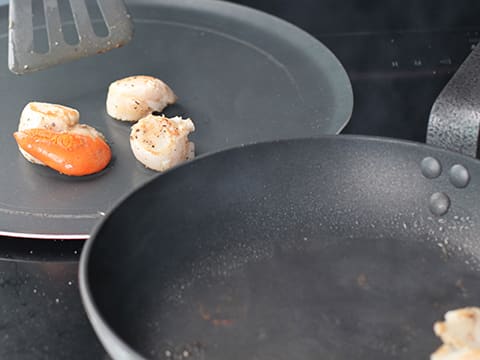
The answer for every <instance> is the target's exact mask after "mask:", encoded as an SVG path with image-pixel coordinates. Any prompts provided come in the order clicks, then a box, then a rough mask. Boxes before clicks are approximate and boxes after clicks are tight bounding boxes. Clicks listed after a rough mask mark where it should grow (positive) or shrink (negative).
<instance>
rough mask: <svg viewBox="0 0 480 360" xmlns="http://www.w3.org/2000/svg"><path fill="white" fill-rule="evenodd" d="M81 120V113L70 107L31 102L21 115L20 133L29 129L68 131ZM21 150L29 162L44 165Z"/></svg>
mask: <svg viewBox="0 0 480 360" xmlns="http://www.w3.org/2000/svg"><path fill="white" fill-rule="evenodd" d="M79 120H80V114H79V112H78V111H77V110H76V109H73V108H70V107H68V106H63V105H58V104H50V103H44V102H30V103H28V104H27V105H26V106H25V107H24V108H23V111H22V114H21V115H20V122H19V124H18V131H24V130H29V129H46V130H53V131H66V130H68V129H70V128H71V127H72V126H74V125H76V124H77V123H78V121H79ZM19 150H20V152H21V153H22V155H23V156H24V157H25V159H27V160H28V161H30V162H32V163H34V164H41V165H43V162H41V161H40V160H38V159H36V158H34V157H33V156H31V155H30V154H28V153H27V152H25V151H24V150H23V149H22V148H20V147H19Z"/></svg>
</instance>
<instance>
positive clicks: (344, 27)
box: [0, 0, 480, 359]
mask: <svg viewBox="0 0 480 360" xmlns="http://www.w3.org/2000/svg"><path fill="white" fill-rule="evenodd" d="M197 1H202V0H197ZM236 2H237V3H241V4H245V5H249V6H252V7H254V8H258V9H261V10H264V11H266V12H269V13H272V14H274V15H277V16H279V17H281V18H284V19H286V20H288V21H290V22H292V23H294V24H296V25H297V26H299V27H301V28H303V29H304V30H306V31H308V32H310V33H311V34H312V35H314V36H315V37H317V38H318V39H319V40H320V41H322V42H323V43H324V44H325V45H326V46H328V47H329V48H330V49H331V50H332V51H333V52H334V53H335V54H336V56H337V57H338V58H339V59H340V61H341V62H342V63H343V65H344V67H345V68H346V70H347V72H348V74H349V76H350V79H351V81H352V85H353V91H354V102H355V104H354V112H353V116H352V118H351V121H350V123H349V124H348V126H347V127H346V128H345V129H344V131H343V133H346V134H367V135H378V136H386V137H394V138H400V139H408V140H414V141H419V142H424V141H425V134H426V126H427V119H428V114H429V112H430V108H431V106H432V104H433V102H434V100H435V98H436V96H437V95H438V94H439V92H440V90H441V89H442V88H443V86H444V85H445V84H446V83H447V81H448V80H449V79H450V77H451V75H452V74H453V73H454V71H455V70H456V69H457V67H458V66H459V65H460V64H461V62H462V61H463V60H464V59H465V57H466V56H467V55H468V54H469V52H470V51H471V49H472V48H473V47H474V46H475V45H476V44H477V42H478V41H479V40H480V20H479V19H480V18H479V17H478V13H479V12H478V10H480V4H479V3H478V2H477V1H476V0H457V1H455V2H452V1H449V0H435V1H416V0H409V1H402V2H398V1H393V0H390V1H383V0H374V1H368V2H366V1H360V0H344V1H341V0H340V1H339V0H323V1H321V2H320V1H317V0H298V1H295V2H292V1H289V0H241V1H236ZM1 3H2V2H1V1H0V4H1ZM3 3H5V1H4V0H3ZM5 30H6V29H2V31H5ZM4 51H6V49H4ZM82 245H83V242H82V241H72V240H69V241H61V240H58V241H42V240H32V239H12V238H5V237H3V238H0V358H2V359H3V358H5V359H32V358H33V359H85V358H92V359H106V358H107V355H106V354H105V352H104V351H103V349H102V347H101V345H100V343H99V342H98V340H97V338H96V337H95V335H94V333H93V331H92V329H91V327H90V324H89V323H88V321H87V318H86V316H85V313H84V311H83V308H82V305H81V302H80V297H79V291H78V282H77V266H78V263H77V261H78V257H79V254H80V251H81V248H82Z"/></svg>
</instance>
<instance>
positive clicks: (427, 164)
mask: <svg viewBox="0 0 480 360" xmlns="http://www.w3.org/2000/svg"><path fill="white" fill-rule="evenodd" d="M420 168H421V169H422V174H423V176H425V177H426V178H429V179H435V178H437V177H439V176H440V174H441V173H442V165H441V164H440V161H438V160H437V159H435V158H433V157H431V156H427V157H426V158H425V159H423V160H422V162H421V164H420Z"/></svg>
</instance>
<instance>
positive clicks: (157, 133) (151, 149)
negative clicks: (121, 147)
mask: <svg viewBox="0 0 480 360" xmlns="http://www.w3.org/2000/svg"><path fill="white" fill-rule="evenodd" d="M194 130H195V126H194V124H193V122H192V120H191V119H189V118H187V119H182V117H180V116H175V117H173V118H168V117H166V116H163V115H162V116H156V115H148V116H146V117H144V118H143V119H141V120H140V121H139V122H138V123H136V124H135V125H133V126H132V129H131V133H130V146H131V148H132V151H133V154H134V155H135V157H136V159H137V160H138V161H140V162H141V163H142V164H144V165H145V166H146V167H147V168H150V169H152V170H156V171H165V170H167V169H169V168H171V167H173V166H175V165H178V164H180V163H182V162H183V161H186V160H190V159H193V157H194V153H195V146H194V144H193V143H192V142H191V141H189V139H188V134H189V133H191V132H192V131H194Z"/></svg>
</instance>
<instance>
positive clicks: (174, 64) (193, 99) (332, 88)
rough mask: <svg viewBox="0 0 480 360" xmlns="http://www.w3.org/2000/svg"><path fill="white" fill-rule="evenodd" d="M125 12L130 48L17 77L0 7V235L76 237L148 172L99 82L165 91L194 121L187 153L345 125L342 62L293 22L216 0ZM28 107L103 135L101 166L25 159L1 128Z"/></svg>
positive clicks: (146, 4) (170, 2)
mask: <svg viewBox="0 0 480 360" xmlns="http://www.w3.org/2000/svg"><path fill="white" fill-rule="evenodd" d="M128 5H129V9H130V11H131V13H132V16H133V19H134V22H135V37H134V39H133V41H132V42H131V43H130V44H128V45H127V46H125V47H124V48H122V49H118V50H113V51H111V52H108V53H106V54H103V55H99V56H94V57H89V58H85V59H82V60H79V61H75V62H72V63H69V64H66V65H62V66H56V67H53V68H51V69H48V70H45V71H41V72H37V73H32V74H28V75H25V76H21V77H18V76H15V75H13V74H11V73H10V72H9V70H8V68H7V51H6V49H7V22H8V11H7V7H0V26H1V30H0V47H2V48H3V49H5V50H4V51H0V65H1V66H0V95H1V96H0V105H1V107H2V111H1V113H0V123H1V124H2V131H1V132H0V169H2V176H1V177H0V189H2V191H1V192H0V194H1V195H0V234H2V235H12V236H27V237H40V238H54V239H58V238H59V237H60V238H87V237H88V234H89V233H90V231H91V229H92V227H93V225H94V224H95V223H96V222H98V221H99V220H100V219H101V218H102V217H103V216H104V215H105V213H107V212H108V211H109V210H110V209H111V208H112V206H113V205H114V204H115V203H116V202H117V200H118V199H119V198H121V197H122V196H123V195H124V194H126V193H128V192H130V191H132V190H134V189H135V188H137V187H138V186H141V185H142V184H144V183H145V182H147V181H148V180H149V179H151V178H152V177H154V176H156V175H157V174H158V173H156V172H153V171H150V170H147V169H146V168H145V167H144V166H143V165H141V164H140V163H138V162H137V161H136V160H135V158H134V156H133V154H132V151H131V149H130V143H129V132H130V124H126V123H122V122H119V121H116V120H113V119H112V118H110V117H109V116H108V115H107V114H106V112H105V99H106V95H107V88H108V85H109V84H110V83H111V82H112V81H114V80H117V79H119V78H123V77H126V76H129V75H135V74H146V75H152V76H156V77H159V78H161V79H163V80H164V81H166V82H167V83H168V84H169V85H171V86H172V88H173V89H174V91H175V92H176V93H177V95H178V96H179V101H178V104H177V105H175V106H171V107H169V108H167V109H166V111H165V113H166V114H167V115H169V116H173V115H182V116H184V117H187V116H189V117H191V118H192V119H193V121H194V122H195V124H196V131H195V133H193V134H192V136H191V138H192V140H193V141H194V142H195V144H196V152H197V154H205V153H209V152H212V151H217V150H220V149H225V148H229V147H234V146H237V145H240V144H246V143H254V142H258V141H264V140H274V139H280V138H289V137H294V138H295V137H302V136H310V135H311V134H316V135H320V134H336V133H338V132H339V131H340V130H341V129H342V128H343V126H345V124H346V123H347V121H348V120H349V117H350V114H351V111H352V106H353V96H352V89H351V85H350V82H349V80H348V77H347V75H346V73H345V71H344V69H343V67H342V65H341V64H340V63H339V61H338V60H337V59H336V58H335V56H334V55H333V54H332V53H331V52H330V51H329V50H328V49H327V48H325V47H324V46H323V45H322V44H320V43H319V42H318V41H317V40H316V39H314V38H313V37H311V36H310V35H308V34H306V33H305V32H303V31H301V30H299V29H298V28H296V27H295V26H293V25H290V24H288V23H286V22H284V21H282V20H279V19H277V18H274V17H272V16H269V15H266V14H264V13H261V12H258V11H255V10H251V9H248V8H245V7H242V6H238V5H233V4H229V3H227V2H224V1H209V0H202V1H190V0H162V1H154V0H150V1H130V2H128ZM67 30H68V26H67ZM40 31H41V28H39V29H37V32H40ZM29 101H46V102H53V103H60V104H64V105H69V106H72V107H75V108H77V109H78V110H79V111H80V113H81V122H84V123H87V124H90V125H92V126H94V127H96V128H97V129H98V130H100V131H101V132H102V133H103V134H105V136H106V138H107V139H108V141H109V143H110V145H111V147H112V152H113V160H112V162H111V164H110V165H109V166H108V168H107V169H106V170H105V171H103V172H102V173H101V174H97V175H93V176H88V177H83V178H69V177H66V176H63V175H59V174H58V173H56V172H55V171H53V170H50V169H47V168H44V167H41V166H35V165H32V164H30V163H28V162H27V161H25V159H23V157H22V156H21V155H20V153H19V151H18V149H17V146H16V144H15V141H14V139H13V136H12V133H13V132H14V131H15V130H16V129H17V126H18V120H19V116H20V112H21V110H22V108H23V107H24V106H25V104H26V103H28V102H29Z"/></svg>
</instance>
